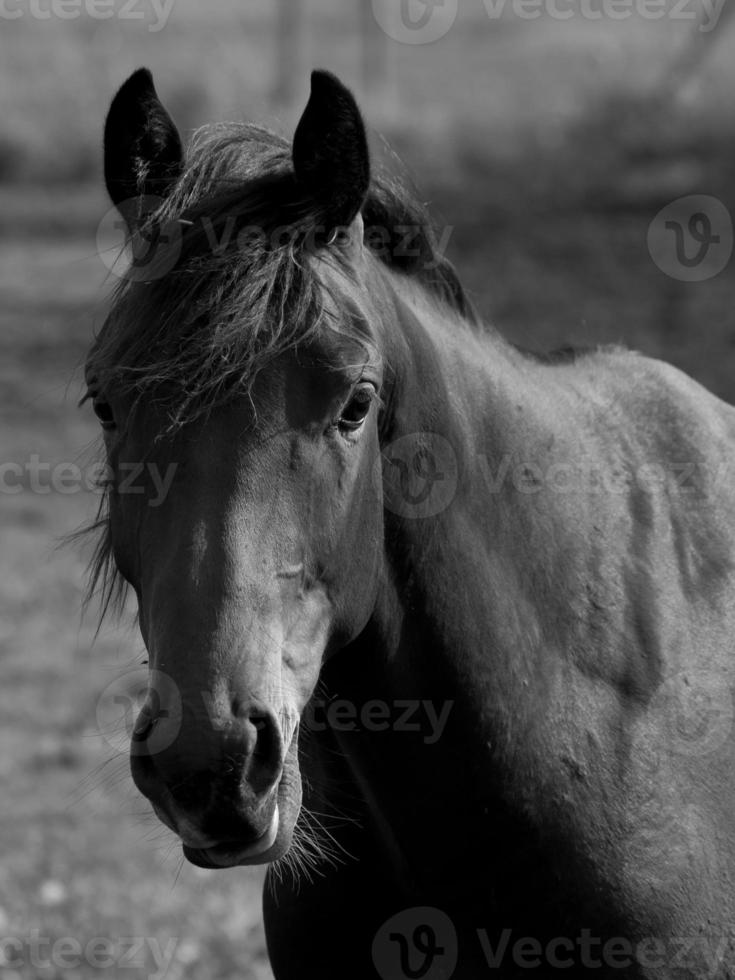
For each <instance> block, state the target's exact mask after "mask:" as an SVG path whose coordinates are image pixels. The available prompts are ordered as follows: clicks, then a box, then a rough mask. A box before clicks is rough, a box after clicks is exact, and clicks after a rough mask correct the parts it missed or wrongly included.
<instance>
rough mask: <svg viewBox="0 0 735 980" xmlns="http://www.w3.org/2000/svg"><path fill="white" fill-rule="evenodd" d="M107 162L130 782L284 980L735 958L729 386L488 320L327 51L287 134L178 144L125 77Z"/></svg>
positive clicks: (733, 500) (114, 583)
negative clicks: (538, 347)
mask: <svg viewBox="0 0 735 980" xmlns="http://www.w3.org/2000/svg"><path fill="white" fill-rule="evenodd" d="M105 175H106V183H107V188H108V191H109V193H110V195H111V197H112V200H113V202H114V204H115V205H116V206H117V208H118V209H119V211H120V212H121V214H122V215H123V217H124V218H125V221H126V222H127V226H128V230H129V234H130V238H131V241H132V243H133V252H134V255H135V257H136V258H135V261H134V262H133V264H132V266H131V268H130V270H129V271H128V272H127V273H126V274H125V275H124V276H123V278H122V279H121V282H120V285H119V287H118V289H117V291H116V294H115V296H114V301H113V303H112V307H111V311H110V314H109V316H108V318H107V321H106V322H105V324H104V326H103V328H102V330H101V331H100V333H99V336H98V337H97V338H96V340H95V343H94V345H93V347H92V350H91V351H90V354H89V357H88V361H87V384H88V389H89V391H88V394H89V398H90V399H91V401H92V403H93V405H94V409H95V411H96V413H97V415H98V417H99V419H100V422H101V425H102V429H103V434H104V440H105V446H106V452H107V459H108V463H109V466H110V469H111V471H112V472H113V473H114V477H113V479H112V480H111V482H110V486H109V487H108V491H107V494H106V497H105V500H104V503H103V511H102V514H101V519H100V524H99V526H100V527H101V529H102V536H101V539H100V543H99V546H98V550H97V554H96V560H95V567H94V575H93V581H94V582H95V583H101V584H102V587H103V591H104V593H105V598H106V601H110V599H112V598H114V596H115V595H116V594H117V593H118V592H119V590H120V588H124V587H125V585H126V584H129V585H130V586H131V587H132V588H133V589H134V591H135V593H136V596H137V600H138V608H139V618H140V629H141V633H142V635H143V639H144V641H145V644H146V647H147V649H148V652H149V658H150V659H149V662H150V683H149V694H148V698H147V700H146V703H145V704H144V706H143V708H142V710H141V712H140V716H139V718H138V720H137V722H136V726H135V730H134V733H133V739H132V747H133V751H132V756H131V758H132V772H133V778H134V780H135V782H136V784H137V785H138V787H139V788H140V790H141V791H142V792H143V793H144V794H145V795H146V796H147V797H148V799H149V800H150V801H151V802H152V804H153V807H154V809H155V811H156V813H157V814H158V816H159V817H160V819H161V820H162V821H163V822H164V823H165V824H166V825H167V826H169V827H170V828H171V829H172V830H173V831H174V832H175V833H176V834H177V835H178V836H179V837H180V839H181V841H182V844H183V849H184V854H185V855H186V857H187V858H188V859H189V860H190V861H191V862H193V863H194V864H197V865H199V866H201V867H206V868H213V869H217V868H224V867H231V866H234V865H248V864H256V863H268V864H269V870H268V876H267V881H266V887H265V892H264V913H265V925H266V934H267V940H268V949H269V955H270V958H271V962H272V966H273V971H274V973H275V976H276V977H277V980H296V978H305V977H321V978H340V980H342V978H346V977H348V978H350V980H361V978H368V977H376V976H380V977H383V978H384V980H387V978H399V977H400V978H403V977H407V976H418V977H429V978H430V980H432V978H438V977H444V978H448V977H449V976H456V977H459V978H477V977H484V976H486V975H497V976H502V977H514V976H525V975H527V972H528V969H529V968H536V969H537V970H540V972H541V974H543V975H544V976H548V975H549V973H550V972H556V971H557V970H559V971H562V972H564V973H565V975H566V976H578V975H586V974H588V973H594V974H595V975H596V976H598V977H631V978H632V977H636V978H639V977H640V978H670V977H693V976H705V975H706V976H710V977H718V978H725V977H730V976H734V975H735V950H733V945H732V930H733V923H734V922H735V839H734V838H735V819H734V818H733V808H734V807H735V767H733V736H732V717H733V710H732V699H731V687H732V683H733V676H732V675H733V667H732V664H733V651H732V636H733V629H734V627H735V600H734V599H733V584H734V581H735V567H734V564H733V544H734V540H735V538H734V534H735V531H734V529H735V492H734V491H733V489H732V484H731V481H730V480H729V478H728V477H729V466H730V465H731V463H732V461H733V458H734V448H735V442H734V437H735V412H733V409H731V408H730V407H729V406H727V405H725V404H723V403H722V402H720V401H718V400H717V399H716V398H714V397H713V396H712V395H710V394H709V393H708V392H706V391H705V390H704V389H703V388H701V387H700V386H699V385H697V384H696V383H695V382H693V381H692V380H690V379H689V378H688V377H686V376H685V375H684V374H682V373H681V372H679V371H677V370H675V369H673V368H672V367H670V366H668V365H666V364H664V363H661V362H658V361H654V360H651V359H648V358H645V357H642V356H639V355H636V354H633V353H629V352H627V351H624V350H621V349H615V348H611V349H606V350H598V351H591V352H588V353H585V354H580V355H578V356H575V355H571V356H565V357H560V358H546V359H545V358H539V357H534V356H532V355H529V354H526V353H523V352H521V351H519V350H518V349H517V348H515V347H513V346H512V345H511V344H509V343H507V342H506V341H504V340H503V339H502V338H501V337H500V336H499V335H498V334H497V333H496V332H495V331H494V330H493V329H492V328H490V327H488V326H486V325H484V324H483V323H482V322H481V321H480V319H479V317H478V316H477V315H476V313H475V312H474V310H473V308H472V305H471V304H470V302H469V301H468V299H467V298H466V296H465V293H464V291H463V289H462V287H461V285H460V284H459V282H458V280H457V278H456V275H455V273H454V271H453V269H452V267H451V266H450V265H449V263H448V262H447V261H446V259H445V258H444V256H443V255H442V254H441V252H440V249H439V248H438V246H437V244H436V238H435V237H434V235H433V234H432V231H431V229H430V226H429V224H428V222H427V219H426V217H425V214H424V212H423V211H422V209H421V208H420V207H419V206H418V205H417V204H416V203H415V202H414V201H413V200H412V198H411V197H410V195H408V194H407V193H406V192H405V191H404V190H402V189H401V187H400V186H398V185H397V184H395V183H394V182H393V181H391V180H390V179H388V178H385V177H382V176H379V175H375V174H372V173H371V168H370V163H369V156H368V143H367V139H366V134H365V129H364V126H363V122H362V119H361V116H360V113H359V111H358V108H357V106H356V104H355V102H354V100H353V98H352V96H351V94H350V93H349V92H348V91H347V90H346V89H345V88H344V87H343V86H342V84H341V83H340V82H339V81H338V80H337V79H335V78H334V77H333V76H331V75H330V74H328V73H326V72H315V73H314V74H313V76H312V88H311V96H310V99H309V101H308V105H307V107H306V109H305V111H304V114H303V116H302V118H301V120H300V122H299V124H298V127H297V129H296V133H295V136H294V139H293V144H292V145H291V144H289V143H288V142H287V141H285V140H283V139H281V138H279V137H277V136H275V135H273V134H272V133H270V132H268V131H266V130H263V129H260V128H258V127H255V126H252V125H224V126H216V127H210V128H207V129H205V130H203V131H200V132H199V133H198V134H197V135H196V136H195V138H194V140H193V143H192V145H191V146H190V147H189V149H188V152H187V155H186V156H184V154H183V151H182V143H181V140H180V138H179V135H178V133H177V131H176V128H175V126H174V123H173V122H172V120H171V118H170V116H169V115H168V113H167V112H166V110H165V109H164V108H163V106H162V104H161V103H160V101H159V99H158V97H157V95H156V91H155V89H154V86H153V82H152V79H151V76H150V74H149V73H148V72H147V71H146V70H140V71H138V72H136V73H135V74H134V75H133V76H132V77H131V78H130V79H129V80H128V81H127V82H126V83H125V84H124V85H123V87H122V88H121V90H120V91H119V92H118V94H117V96H116V97H115V99H114V101H113V103H112V106H111V108H110V112H109V115H108V118H107V122H106V128H105ZM407 235H408V240H410V247H408V248H407V247H406V241H407ZM133 472H134V473H136V474H137V480H136V486H135V488H134V489H135V492H126V491H129V490H130V483H131V480H130V479H129V474H131V473H133ZM163 472H166V473H172V474H173V476H172V479H171V480H170V482H168V483H167V484H166V487H167V491H166V493H165V494H161V493H160V492H159V490H160V480H159V481H155V480H153V474H155V473H159V474H160V473H163Z"/></svg>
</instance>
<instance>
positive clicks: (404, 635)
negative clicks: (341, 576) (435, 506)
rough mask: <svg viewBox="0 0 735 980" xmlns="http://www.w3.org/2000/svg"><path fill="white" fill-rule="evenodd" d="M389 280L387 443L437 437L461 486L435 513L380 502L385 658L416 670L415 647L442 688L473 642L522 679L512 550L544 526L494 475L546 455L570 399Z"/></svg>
mask: <svg viewBox="0 0 735 980" xmlns="http://www.w3.org/2000/svg"><path fill="white" fill-rule="evenodd" d="M391 285H392V290H393V300H394V305H395V311H396V322H394V323H393V325H392V327H391V329H392V330H393V331H394V335H393V337H392V338H386V343H387V345H388V350H389V353H388V360H389V362H391V366H392V369H393V370H392V374H393V377H394V379H395V381H394V390H393V391H392V392H391V395H390V401H391V402H392V405H391V408H392V411H391V417H390V432H389V439H388V442H389V444H394V445H399V444H400V443H399V440H401V439H405V438H406V437H408V438H409V439H410V438H411V437H412V436H413V435H414V434H416V433H432V434H436V435H438V436H440V437H441V439H442V440H444V441H445V443H446V444H448V446H449V447H450V449H451V452H452V453H453V455H454V458H455V461H456V470H457V481H456V489H455V491H454V492H453V494H452V496H451V499H450V500H449V501H448V502H447V503H446V506H443V508H442V509H440V511H439V512H438V513H436V514H432V515H431V516H428V517H425V518H421V517H419V518H416V519H412V518H411V517H406V516H405V515H400V514H395V513H390V511H388V510H386V515H385V519H386V535H385V540H386V560H387V565H388V568H389V570H390V571H389V573H388V575H387V576H386V585H385V588H384V590H383V592H382V595H381V599H380V600H379V606H378V610H377V620H378V621H379V622H380V627H379V633H380V636H381V638H382V640H383V645H384V646H385V647H387V653H388V662H391V663H393V664H396V665H397V666H398V669H399V670H400V669H406V670H407V671H408V672H409V673H412V674H413V671H414V669H415V657H416V652H415V651H416V650H417V649H420V650H422V651H423V653H422V654H421V656H422V658H423V659H422V666H421V669H422V671H425V672H426V674H425V676H431V675H432V673H434V676H435V678H436V679H437V682H438V683H441V684H445V683H446V680H447V676H448V674H453V675H459V674H461V673H462V671H463V670H466V669H469V668H468V666H467V665H468V663H469V662H470V660H472V659H476V658H477V657H478V652H480V651H481V652H482V657H483V658H484V660H483V663H484V665H485V666H486V667H487V669H489V670H492V673H493V676H494V677H496V676H497V672H498V668H499V667H500V668H501V671H500V672H501V673H502V668H503V667H506V668H507V671H506V672H507V673H509V674H513V675H514V676H516V677H517V675H518V671H519V664H518V662H517V659H513V658H517V651H518V650H519V649H523V648H528V646H529V644H528V643H527V642H526V641H527V639H528V637H527V636H524V635H523V633H524V631H526V630H527V629H533V628H534V627H533V622H534V616H533V615H529V616H528V617H527V618H526V619H525V621H524V614H523V611H522V610H521V609H519V608H518V606H519V604H520V606H521V607H522V605H523V602H525V601H527V599H528V591H527V590H526V592H525V593H522V591H521V590H520V589H516V588H515V583H514V578H517V576H518V574H519V571H518V570H519V569H521V568H524V567H525V568H527V567H529V565H528V564H525V565H524V563H523V561H521V558H520V550H519V549H522V548H523V547H524V546H525V547H526V549H527V550H528V549H530V548H532V547H533V545H529V542H530V541H531V540H535V541H536V543H538V540H539V535H544V534H547V533H548V527H544V526H542V524H541V522H542V521H546V520H547V518H546V515H544V517H543V518H539V516H538V514H537V513H536V512H535V511H534V509H533V503H532V500H531V498H530V497H529V495H527V494H523V493H519V492H518V490H517V487H514V486H513V485H512V484H510V483H509V482H508V481H507V480H501V481H500V484H498V479H499V474H501V475H502V473H503V471H504V467H505V466H506V465H507V463H508V461H514V463H519V462H520V461H522V460H542V459H543V458H544V457H546V458H548V454H549V451H550V446H551V445H552V444H553V445H555V448H558V446H559V441H560V440H561V441H563V440H564V438H565V436H564V431H565V428H570V429H571V428H573V426H571V424H570V420H571V417H572V416H571V414H570V412H569V408H570V406H569V405H567V408H566V409H565V408H564V407H563V406H562V407H561V408H560V405H559V399H558V397H557V395H558V393H556V394H554V393H552V392H551V391H550V390H549V386H548V375H545V376H544V377H543V378H542V377H541V375H540V368H539V367H538V366H537V365H535V364H534V363H533V362H531V361H530V360H529V359H528V358H526V357H525V356H524V355H522V354H520V353H519V352H517V351H516V350H515V349H514V348H512V347H511V346H510V345H509V344H507V342H505V341H504V340H503V339H502V338H501V337H500V336H499V335H498V334H497V333H495V332H494V331H493V330H492V329H491V328H479V327H476V326H474V325H470V324H468V323H467V322H466V321H464V320H463V319H462V318H461V317H459V316H458V315H457V314H455V313H453V312H452V311H449V310H445V309H443V308H442V307H441V306H440V305H439V304H438V303H437V302H435V301H433V299H432V298H431V297H430V296H428V295H427V293H426V291H425V290H424V289H423V288H422V287H421V286H418V285H416V284H413V283H411V282H410V281H408V280H406V279H403V278H402V277H398V276H392V277H391ZM562 402H563V398H562ZM445 443H444V442H443V443H442V445H445ZM442 465H443V463H442V460H441V459H440V460H439V469H441V468H442ZM519 537H525V539H526V541H525V545H524V544H520V545H519V541H518V539H519ZM524 560H525V561H526V562H528V563H530V564H531V565H532V566H533V565H534V563H535V567H540V566H541V564H542V563H543V562H544V561H545V560H546V557H545V556H541V557H539V556H538V555H534V554H532V553H529V554H527V555H524ZM550 561H551V562H553V558H552V559H550ZM542 574H546V572H545V571H544V572H543V573H542ZM395 583H399V584H395ZM529 612H532V611H529ZM542 614H543V613H542ZM432 659H433V667H434V668H435V671H434V672H432V664H431V663H429V660H432ZM493 659H494V660H495V662H494V663H492V665H491V660H493ZM498 660H500V661H502V663H500V664H499V663H498V662H497V661H498ZM401 665H402V666H401ZM477 666H478V665H477V664H473V668H472V669H473V670H475V669H476V668H477ZM480 669H484V668H483V665H482V664H481V665H480ZM521 669H528V670H529V671H530V670H532V669H533V666H532V665H531V664H530V663H529V664H527V665H525V667H524V668H521ZM502 687H503V685H502V682H500V683H498V685H497V690H498V692H499V694H500V692H501V691H502ZM510 693H511V692H510V691H506V692H505V696H506V698H508V697H510Z"/></svg>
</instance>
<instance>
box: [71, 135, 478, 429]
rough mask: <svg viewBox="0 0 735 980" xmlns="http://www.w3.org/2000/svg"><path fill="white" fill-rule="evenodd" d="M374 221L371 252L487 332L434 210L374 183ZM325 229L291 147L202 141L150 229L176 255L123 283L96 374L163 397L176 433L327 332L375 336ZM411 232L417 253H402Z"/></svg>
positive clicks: (341, 252)
mask: <svg viewBox="0 0 735 980" xmlns="http://www.w3.org/2000/svg"><path fill="white" fill-rule="evenodd" d="M362 215H363V222H364V228H365V233H364V242H365V244H366V246H367V250H368V251H370V252H371V253H372V254H374V255H375V256H376V257H377V258H378V260H379V261H380V262H382V263H383V264H384V265H386V266H388V267H389V268H395V269H396V270H398V271H400V272H402V273H405V274H408V275H412V276H413V277H415V278H416V280H417V281H419V282H421V284H422V285H423V286H424V288H425V289H426V291H427V293H428V294H429V295H430V296H431V297H433V299H434V300H435V301H436V302H437V303H438V304H439V305H442V306H448V307H450V308H451V309H453V310H454V311H455V312H457V313H459V314H461V315H462V316H465V317H467V318H468V319H472V320H474V319H475V315H474V312H473V310H472V308H471V306H470V303H469V301H468V300H467V298H466V296H465V294H464V292H463V290H462V288H461V286H460V285H459V281H458V279H457V277H456V274H455V273H454V270H453V268H452V267H451V265H450V264H449V263H448V262H447V261H446V259H445V258H444V257H443V256H442V255H441V254H439V251H438V248H437V245H436V240H435V237H434V234H433V231H432V228H431V225H430V223H429V221H428V218H427V216H426V214H425V212H424V210H423V208H422V207H421V206H420V205H419V204H418V203H416V202H415V201H414V200H413V199H412V197H411V196H410V195H409V194H408V193H407V192H406V191H405V190H404V189H403V188H402V187H400V185H399V184H397V183H396V182H394V181H392V180H390V179H388V178H385V177H383V176H380V175H378V176H376V177H375V178H374V179H373V183H372V186H371V189H370V192H369V194H368V197H367V199H366V201H365V203H364V206H363V209H362ZM317 220H318V210H317V207H316V206H315V204H314V202H311V201H309V200H306V199H305V198H304V196H303V192H302V190H301V188H300V187H299V185H298V182H297V181H296V179H295V177H294V173H293V168H292V164H291V147H290V144H289V143H288V142H287V141H286V140H284V139H282V138H281V137H279V136H277V135H275V134H273V133H271V132H269V131H268V130H265V129H262V128H260V127H257V126H253V125H245V124H242V125H237V124H226V125H214V126H209V127H205V128H204V129H202V130H200V131H198V132H197V133H196V134H195V136H194V139H193V141H192V144H191V146H190V149H189V153H188V159H187V164H186V167H185V169H184V171H183V173H182V174H181V176H180V178H179V179H178V181H177V183H176V184H175V186H174V187H173V188H172V190H171V191H170V193H169V194H168V196H167V198H166V199H165V200H164V201H163V202H162V203H161V204H160V206H159V207H158V208H157V209H156V210H155V211H154V212H153V214H152V216H151V218H150V222H149V224H150V227H151V228H153V227H155V228H157V229H159V230H161V231H162V232H163V233H164V234H165V235H166V236H167V239H168V244H167V245H165V246H163V247H162V246H161V244H160V240H159V245H158V246H157V251H156V258H155V260H154V262H153V264H152V265H151V266H149V269H148V274H147V276H146V280H145V281H132V280H131V279H129V278H123V279H122V280H121V282H120V284H119V285H118V287H117V289H116V290H115V293H114V296H113V303H112V307H111V310H110V314H109V316H108V318H107V320H106V322H105V324H104V326H103V328H102V330H101V331H100V333H99V335H98V337H97V340H96V343H95V346H94V348H93V350H92V352H91V353H90V357H89V363H90V373H92V374H94V375H95V377H96V378H97V379H98V381H99V384H100V385H102V386H105V385H107V386H109V387H110V388H112V389H117V390H122V391H124V392H126V393H127V394H131V395H133V396H135V397H138V396H141V395H143V394H146V393H150V392H151V390H152V389H156V393H157V397H161V396H166V397H167V398H168V399H169V401H170V405H171V413H170V418H171V425H172V426H178V425H181V424H183V423H185V422H187V421H189V420H191V419H192V418H196V417H198V416H199V415H200V414H201V413H202V412H204V411H206V410H208V409H210V408H211V407H212V406H214V405H216V404H218V403H221V402H222V401H224V400H225V399H226V398H228V397H230V396H231V395H232V394H233V393H237V392H240V393H242V392H247V391H248V390H249V389H250V386H251V384H252V381H253V379H254V378H255V376H256V375H257V374H258V373H259V371H260V370H261V369H262V368H263V367H264V366H265V365H266V364H267V363H268V362H269V361H270V360H271V359H272V358H274V357H275V356H277V355H279V354H282V353H285V352H287V351H288V350H291V349H294V348H296V347H298V346H299V345H302V344H308V343H309V341H310V340H312V339H314V338H316V337H317V336H318V335H319V333H320V331H323V330H324V329H326V328H331V329H332V330H334V331H336V332H337V333H339V332H342V333H344V334H350V333H352V334H354V335H355V339H359V338H360V336H361V335H362V336H363V337H364V334H365V331H363V330H361V325H362V324H363V323H364V321H365V319H366V316H367V314H366V315H360V314H359V311H358V315H355V308H356V307H360V306H361V305H363V306H364V305H365V304H366V303H367V304H368V305H369V297H368V296H367V295H366V296H365V297H364V302H363V303H362V304H361V303H360V299H359V297H357V296H356V290H354V289H349V290H348V291H347V292H348V297H347V300H348V301H347V302H345V301H341V298H340V297H336V298H335V296H334V295H333V294H331V295H330V290H329V288H328V287H327V286H326V284H327V283H329V284H331V286H332V287H333V284H334V282H335V277H333V276H330V275H329V273H328V269H329V268H330V267H332V268H335V267H336V268H339V269H341V271H342V272H343V273H344V275H343V276H342V281H343V283H344V282H348V281H349V279H350V276H351V273H352V272H353V271H354V270H351V269H350V250H349V249H348V248H345V247H344V245H343V244H341V243H340V242H336V243H329V242H327V241H324V240H323V239H321V238H319V235H320V233H321V232H322V231H323V229H319V228H318V226H317V225H316V222H317ZM407 229H408V231H407ZM144 231H145V230H144ZM407 233H408V234H410V236H411V242H412V248H411V249H410V250H407V249H405V248H402V247H401V246H402V245H403V243H404V242H405V239H406V235H407ZM376 243H377V245H376ZM171 249H175V254H174V253H173V252H172V251H171ZM353 278H354V276H353ZM366 291H367V290H363V292H366ZM345 310H346V311H347V315H344V311H345ZM356 328H357V329H356Z"/></svg>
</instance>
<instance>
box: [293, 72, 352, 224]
mask: <svg viewBox="0 0 735 980" xmlns="http://www.w3.org/2000/svg"><path fill="white" fill-rule="evenodd" d="M292 156H293V165H294V171H295V173H296V179H297V181H298V182H299V183H300V184H301V185H302V186H303V187H304V189H305V191H306V193H307V194H308V196H309V197H310V198H312V199H313V200H314V201H315V202H316V203H317V205H318V206H319V208H320V210H321V215H320V219H321V220H323V221H324V222H325V224H326V226H327V227H326V229H325V230H326V231H327V232H328V233H329V232H331V231H332V230H333V229H334V228H336V227H340V226H342V227H346V226H347V225H349V224H350V223H351V222H352V221H353V220H354V219H355V217H356V215H357V214H358V212H359V211H360V208H361V207H362V205H363V202H364V200H365V197H366V195H367V192H368V187H369V185H370V156H369V153H368V144H367V136H366V134H365V126H364V124H363V121H362V116H361V115H360V110H359V109H358V108H357V103H356V102H355V100H354V98H353V96H352V93H351V92H350V91H349V90H348V89H346V88H345V86H344V85H343V84H342V83H341V82H340V81H339V79H337V78H335V77H334V75H332V74H331V73H330V72H328V71H315V72H312V74H311V95H310V97H309V102H308V103H307V106H306V108H305V109H304V114H303V115H302V117H301V119H300V120H299V124H298V126H297V127H296V133H295V134H294V139H293V151H292Z"/></svg>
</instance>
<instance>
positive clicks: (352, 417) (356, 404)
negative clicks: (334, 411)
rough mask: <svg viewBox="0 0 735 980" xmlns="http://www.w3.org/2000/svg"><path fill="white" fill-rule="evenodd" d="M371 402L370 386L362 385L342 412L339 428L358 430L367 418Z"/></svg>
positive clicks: (371, 391) (371, 389)
mask: <svg viewBox="0 0 735 980" xmlns="http://www.w3.org/2000/svg"><path fill="white" fill-rule="evenodd" d="M372 401H373V388H372V386H371V385H362V387H360V388H358V389H357V390H356V391H355V392H354V394H353V395H352V397H351V398H350V400H349V401H348V402H347V404H346V405H345V407H344V409H343V410H342V414H341V415H340V417H339V426H340V428H341V429H359V428H360V426H361V425H362V423H363V422H364V421H365V419H366V418H367V414H368V412H369V411H370V406H371V404H372Z"/></svg>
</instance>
